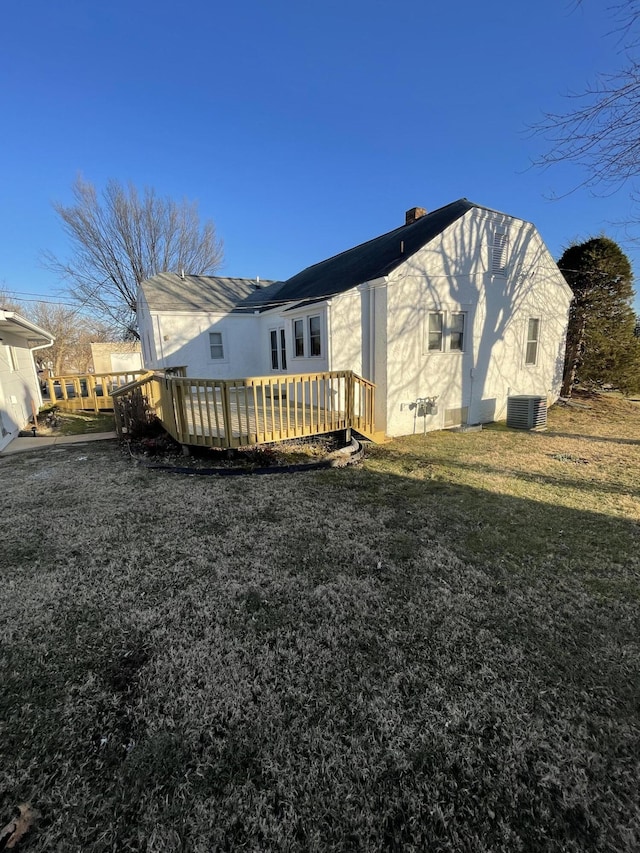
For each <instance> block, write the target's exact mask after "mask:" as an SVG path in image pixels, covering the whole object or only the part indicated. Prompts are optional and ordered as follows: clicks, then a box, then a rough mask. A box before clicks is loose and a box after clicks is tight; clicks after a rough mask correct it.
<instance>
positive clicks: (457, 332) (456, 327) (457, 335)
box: [449, 312, 464, 352]
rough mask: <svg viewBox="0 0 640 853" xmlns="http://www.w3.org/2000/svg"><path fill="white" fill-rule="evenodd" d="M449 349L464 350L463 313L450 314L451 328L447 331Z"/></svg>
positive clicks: (454, 350)
mask: <svg viewBox="0 0 640 853" xmlns="http://www.w3.org/2000/svg"><path fill="white" fill-rule="evenodd" d="M449 349H450V350H452V351H453V352H463V351H464V314H463V313H462V312H454V313H453V314H451V329H450V331H449Z"/></svg>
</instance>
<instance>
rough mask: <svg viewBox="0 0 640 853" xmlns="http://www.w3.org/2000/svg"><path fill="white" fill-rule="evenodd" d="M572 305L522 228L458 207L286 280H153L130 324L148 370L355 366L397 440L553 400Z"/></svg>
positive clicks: (226, 372) (413, 214) (412, 216)
mask: <svg viewBox="0 0 640 853" xmlns="http://www.w3.org/2000/svg"><path fill="white" fill-rule="evenodd" d="M571 298H572V294H571V290H570V289H569V287H568V286H567V284H566V282H565V280H564V278H563V276H562V275H561V273H560V271H559V270H558V267H557V265H556V263H555V262H554V260H553V258H552V256H551V255H550V253H549V251H548V250H547V248H546V247H545V245H544V243H543V242H542V239H541V237H540V235H539V234H538V231H537V230H536V228H535V227H534V226H533V225H532V224H531V223H529V222H525V221H523V220H521V219H517V218H515V217H513V216H507V215H506V214H504V213H499V212H497V211H494V210H491V209H489V208H486V207H482V206H480V205H477V204H473V203H472V202H470V201H468V200H467V199H460V200H458V201H455V202H453V203H452V204H449V205H447V206H446V207H442V208H440V209H438V210H435V211H433V212H432V213H426V212H425V211H424V210H422V209H421V208H413V209H412V210H410V211H408V212H407V214H406V222H405V224H404V225H403V226H401V227H400V228H396V229H395V230H394V231H390V232H389V233H387V234H383V235H382V236H381V237H376V238H375V239H373V240H370V241H369V242H367V243H363V244H362V245H359V246H356V247H355V248H353V249H349V250H348V251H346V252H342V253H341V254H339V255H336V256H334V257H332V258H329V259H328V260H325V261H321V262H320V263H318V264H315V265H314V266H311V267H308V268H307V269H305V270H303V271H302V272H300V273H298V274H297V275H295V276H293V277H292V278H290V279H288V280H287V281H285V282H267V283H263V284H261V285H260V284H259V283H257V282H252V281H250V280H247V279H229V278H227V279H225V278H211V277H203V276H184V277H181V276H178V275H175V274H172V273H163V274H161V275H157V276H154V277H153V278H151V279H148V280H147V281H145V282H143V283H142V285H141V286H140V288H139V291H138V320H139V328H140V333H141V339H142V349H143V360H144V363H145V366H146V367H149V368H156V367H157V368H163V367H171V366H174V367H175V366H185V367H186V368H187V375H188V376H193V377H215V378H240V377H246V376H260V375H266V374H274V375H277V374H297V373H310V372H313V373H317V372H321V371H328V370H353V371H354V372H356V373H358V374H359V375H361V376H363V377H364V378H365V379H368V380H370V381H372V382H375V384H376V430H379V431H384V432H386V433H387V434H388V435H405V434H409V433H412V432H418V431H419V432H422V431H423V430H431V429H442V428H443V427H448V426H455V425H458V424H461V423H481V422H489V421H493V420H500V419H504V418H505V417H506V405H507V398H508V397H509V396H510V395H519V394H535V395H541V396H544V397H546V398H547V400H548V401H549V402H552V401H553V400H555V399H556V398H557V396H558V394H559V390H560V384H561V378H562V366H563V359H564V347H565V336H566V328H567V315H568V309H569V304H570V302H571Z"/></svg>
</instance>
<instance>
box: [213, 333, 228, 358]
mask: <svg viewBox="0 0 640 853" xmlns="http://www.w3.org/2000/svg"><path fill="white" fill-rule="evenodd" d="M209 351H210V353H211V358H224V349H223V346H222V332H209Z"/></svg>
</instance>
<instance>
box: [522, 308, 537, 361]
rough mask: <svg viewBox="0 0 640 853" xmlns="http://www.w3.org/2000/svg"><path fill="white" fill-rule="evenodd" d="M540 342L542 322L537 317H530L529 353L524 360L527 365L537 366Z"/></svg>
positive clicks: (528, 329)
mask: <svg viewBox="0 0 640 853" xmlns="http://www.w3.org/2000/svg"><path fill="white" fill-rule="evenodd" d="M539 341H540V320H539V319H538V318H537V317H529V323H528V324H527V351H526V355H525V358H524V363H525V364H536V362H537V361H538V343H539Z"/></svg>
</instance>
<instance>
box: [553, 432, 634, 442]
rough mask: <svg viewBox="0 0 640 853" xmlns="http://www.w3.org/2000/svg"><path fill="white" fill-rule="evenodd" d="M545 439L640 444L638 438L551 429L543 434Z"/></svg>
mask: <svg viewBox="0 0 640 853" xmlns="http://www.w3.org/2000/svg"><path fill="white" fill-rule="evenodd" d="M541 436H542V437H543V438H545V437H548V438H575V439H577V440H580V441H594V442H595V441H604V442H610V443H611V444H640V439H636V438H615V437H612V436H610V435H582V434H580V433H575V432H562V430H555V429H550V430H549V431H548V432H545V433H541Z"/></svg>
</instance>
